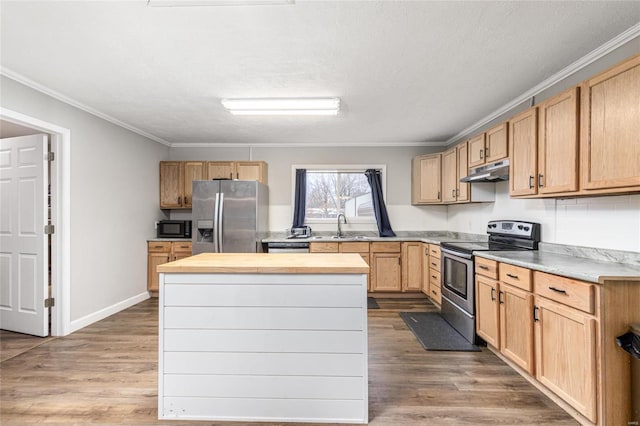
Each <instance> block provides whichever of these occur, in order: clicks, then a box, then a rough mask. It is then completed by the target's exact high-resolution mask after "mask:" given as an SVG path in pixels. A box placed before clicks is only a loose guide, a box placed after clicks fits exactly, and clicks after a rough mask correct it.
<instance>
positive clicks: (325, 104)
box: [222, 98, 340, 115]
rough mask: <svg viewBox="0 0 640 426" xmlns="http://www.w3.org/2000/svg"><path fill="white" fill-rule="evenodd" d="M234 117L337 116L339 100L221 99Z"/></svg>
mask: <svg viewBox="0 0 640 426" xmlns="http://www.w3.org/2000/svg"><path fill="white" fill-rule="evenodd" d="M222 105H223V106H224V107H225V108H226V109H228V110H229V112H231V114H234V115H337V114H338V111H340V98H262V99H223V100H222Z"/></svg>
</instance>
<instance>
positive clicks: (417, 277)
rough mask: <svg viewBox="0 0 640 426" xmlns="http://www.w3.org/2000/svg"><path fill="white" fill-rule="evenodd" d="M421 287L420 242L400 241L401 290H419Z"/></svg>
mask: <svg viewBox="0 0 640 426" xmlns="http://www.w3.org/2000/svg"><path fill="white" fill-rule="evenodd" d="M421 287H422V243H419V242H406V243H402V291H420V290H421Z"/></svg>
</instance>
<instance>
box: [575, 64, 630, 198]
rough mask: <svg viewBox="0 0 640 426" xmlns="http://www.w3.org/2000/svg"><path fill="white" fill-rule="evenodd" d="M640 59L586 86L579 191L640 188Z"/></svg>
mask: <svg viewBox="0 0 640 426" xmlns="http://www.w3.org/2000/svg"><path fill="white" fill-rule="evenodd" d="M638 117H640V55H639V56H636V57H634V58H632V59H630V60H628V61H626V62H624V63H622V64H620V65H618V66H615V67H613V68H611V69H609V70H608V71H605V72H604V73H602V74H600V75H598V76H595V77H594V78H592V79H590V80H587V81H586V82H584V83H583V85H582V125H581V128H582V133H581V141H580V157H581V161H580V168H581V187H582V189H585V190H587V191H588V190H599V189H609V188H611V189H623V190H624V189H629V190H630V189H634V190H636V191H637V190H639V189H640V188H631V187H640V161H639V160H638V159H639V158H640V119H639V118H638Z"/></svg>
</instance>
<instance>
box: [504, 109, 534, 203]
mask: <svg viewBox="0 0 640 426" xmlns="http://www.w3.org/2000/svg"><path fill="white" fill-rule="evenodd" d="M537 127H538V126H537V108H530V109H528V110H527V111H525V112H523V113H521V114H518V115H516V116H515V117H513V118H512V119H511V120H509V152H510V153H511V166H510V168H509V186H510V190H509V194H510V195H511V196H517V195H533V194H536V192H537V190H536V184H535V180H536V174H537V162H538V159H537V153H538V148H537V145H538V144H537V139H538V137H537Z"/></svg>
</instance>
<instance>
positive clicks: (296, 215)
mask: <svg viewBox="0 0 640 426" xmlns="http://www.w3.org/2000/svg"><path fill="white" fill-rule="evenodd" d="M295 197H296V199H295V202H294V205H293V225H291V226H292V227H293V228H299V227H301V226H304V212H305V210H306V207H307V206H306V204H307V170H306V169H296V193H295Z"/></svg>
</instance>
